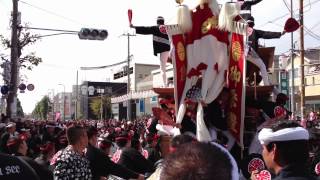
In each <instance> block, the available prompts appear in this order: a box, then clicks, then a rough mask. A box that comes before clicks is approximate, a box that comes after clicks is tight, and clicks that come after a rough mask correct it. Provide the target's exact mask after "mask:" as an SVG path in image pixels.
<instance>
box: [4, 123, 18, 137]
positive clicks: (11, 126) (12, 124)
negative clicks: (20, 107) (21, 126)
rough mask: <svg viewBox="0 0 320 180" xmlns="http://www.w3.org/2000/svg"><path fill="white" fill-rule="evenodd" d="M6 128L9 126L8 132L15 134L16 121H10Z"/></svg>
mask: <svg viewBox="0 0 320 180" xmlns="http://www.w3.org/2000/svg"><path fill="white" fill-rule="evenodd" d="M6 128H7V131H8V133H10V134H13V133H14V132H15V131H16V123H14V122H9V123H8V124H7V125H6Z"/></svg>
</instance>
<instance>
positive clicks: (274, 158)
mask: <svg viewBox="0 0 320 180" xmlns="http://www.w3.org/2000/svg"><path fill="white" fill-rule="evenodd" d="M156 124H157V118H155V117H152V116H145V117H142V118H140V119H136V120H134V121H132V122H131V121H117V120H114V119H110V120H106V121H95V120H78V121H69V122H50V121H31V120H21V119H19V120H17V121H15V122H13V121H9V119H5V120H4V121H3V122H2V123H1V131H0V132H1V133H0V135H1V139H0V150H1V153H0V159H1V161H0V177H1V178H0V179H21V178H22V177H24V178H27V179H45V180H50V179H99V180H100V179H146V178H148V179H165V180H170V179H172V180H173V179H181V180H182V179H183V180H185V179H186V180H187V179H190V180H191V179H208V180H209V179H250V178H251V179H259V178H261V177H262V176H266V174H265V173H264V174H263V173H262V172H268V173H269V175H270V178H271V177H272V179H273V178H274V179H289V177H290V178H292V179H299V178H300V179H316V176H317V175H318V178H319V174H320V171H319V168H320V165H319V164H320V163H319V162H318V161H319V160H320V153H318V154H315V155H313V161H311V159H310V157H309V150H308V148H307V147H308V141H309V132H308V131H307V130H306V129H305V128H303V127H301V126H300V124H298V123H296V122H295V121H278V122H277V123H273V125H272V127H267V126H265V127H263V128H261V130H260V132H259V133H257V140H258V142H257V143H259V145H260V146H261V152H260V154H259V153H257V154H255V156H254V157H255V158H252V159H251V161H252V160H257V158H258V159H260V161H261V162H262V165H261V164H260V165H259V163H253V165H252V163H251V165H250V163H249V164H243V161H242V162H239V161H238V160H237V158H236V157H234V156H233V154H232V152H230V151H229V150H230V148H227V144H228V143H227V142H226V143H224V142H222V141H216V142H198V141H197V140H196V138H195V136H193V135H190V134H192V133H190V132H189V133H185V134H181V135H177V136H174V137H168V136H166V135H162V134H161V133H160V134H159V132H157V128H155V126H156ZM166 140H167V141H166ZM168 140H169V141H168ZM250 156H252V154H250V155H249V156H247V157H249V158H250ZM244 159H246V160H248V158H244ZM314 162H318V163H314ZM238 167H239V168H238ZM247 167H248V168H247ZM249 167H254V168H251V169H250V168H249ZM248 169H250V171H249V172H247V171H248ZM267 170H268V171H267ZM268 173H267V175H268ZM317 173H318V174H317ZM260 176H261V177H260Z"/></svg>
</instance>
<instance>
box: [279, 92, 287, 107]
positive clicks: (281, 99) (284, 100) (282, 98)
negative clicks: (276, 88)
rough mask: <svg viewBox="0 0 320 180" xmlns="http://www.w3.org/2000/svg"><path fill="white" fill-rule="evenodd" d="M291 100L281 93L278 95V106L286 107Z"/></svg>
mask: <svg viewBox="0 0 320 180" xmlns="http://www.w3.org/2000/svg"><path fill="white" fill-rule="evenodd" d="M288 100H289V98H288V96H287V95H285V94H283V93H279V94H278V95H277V98H276V104H277V105H281V106H284V105H286V103H287V101H288Z"/></svg>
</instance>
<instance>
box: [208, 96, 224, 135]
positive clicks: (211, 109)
mask: <svg viewBox="0 0 320 180" xmlns="http://www.w3.org/2000/svg"><path fill="white" fill-rule="evenodd" d="M204 121H205V123H206V126H207V127H208V128H210V127H212V126H214V127H216V128H218V129H220V130H223V131H225V130H227V129H228V124H227V117H226V114H224V112H223V111H222V109H221V107H220V105H219V102H218V101H212V102H211V103H210V104H208V106H207V107H205V108H204Z"/></svg>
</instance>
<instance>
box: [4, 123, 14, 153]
mask: <svg viewBox="0 0 320 180" xmlns="http://www.w3.org/2000/svg"><path fill="white" fill-rule="evenodd" d="M15 135H16V123H14V122H9V123H8V124H7V125H6V132H5V133H3V134H2V135H1V140H0V141H1V144H0V150H1V152H3V153H9V151H8V148H7V142H8V140H9V138H12V137H14V136H15Z"/></svg>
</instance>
